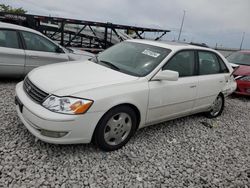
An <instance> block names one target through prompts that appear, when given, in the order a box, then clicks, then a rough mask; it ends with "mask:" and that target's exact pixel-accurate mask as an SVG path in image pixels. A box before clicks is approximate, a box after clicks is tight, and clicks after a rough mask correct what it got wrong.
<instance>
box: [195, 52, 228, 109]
mask: <svg viewBox="0 0 250 188" xmlns="http://www.w3.org/2000/svg"><path fill="white" fill-rule="evenodd" d="M223 65H224V62H223V61H222V60H221V59H220V58H219V57H218V55H217V54H216V53H214V52H211V51H198V67H199V68H198V69H199V76H198V81H199V84H198V87H197V100H196V102H195V106H194V111H196V110H197V111H199V110H201V109H206V108H208V107H209V106H211V104H212V103H213V101H214V100H215V98H216V97H217V95H218V94H219V93H220V92H221V91H222V89H223V88H224V86H225V85H226V80H227V79H228V78H229V70H228V69H227V67H226V66H225V65H224V66H223Z"/></svg>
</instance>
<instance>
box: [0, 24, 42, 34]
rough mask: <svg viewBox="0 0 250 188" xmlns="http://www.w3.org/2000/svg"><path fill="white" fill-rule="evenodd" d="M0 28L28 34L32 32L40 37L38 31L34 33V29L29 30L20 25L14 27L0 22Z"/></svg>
mask: <svg viewBox="0 0 250 188" xmlns="http://www.w3.org/2000/svg"><path fill="white" fill-rule="evenodd" d="M0 28H4V29H15V30H22V31H29V32H33V33H37V34H40V35H41V33H40V32H38V31H36V30H34V29H30V28H27V27H23V26H20V25H15V24H9V23H5V22H0Z"/></svg>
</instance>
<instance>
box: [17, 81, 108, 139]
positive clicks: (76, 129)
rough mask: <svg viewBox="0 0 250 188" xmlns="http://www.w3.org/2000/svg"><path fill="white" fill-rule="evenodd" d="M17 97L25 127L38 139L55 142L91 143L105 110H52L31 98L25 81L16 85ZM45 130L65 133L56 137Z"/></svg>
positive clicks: (18, 108) (20, 115)
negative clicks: (72, 113) (80, 112)
mask: <svg viewBox="0 0 250 188" xmlns="http://www.w3.org/2000/svg"><path fill="white" fill-rule="evenodd" d="M16 97H17V98H18V100H19V102H20V103H21V104H22V105H23V106H22V108H20V107H19V105H18V104H17V105H16V110H17V113H18V116H19V117H20V119H21V121H22V122H23V124H24V125H25V127H26V128H27V129H28V130H29V131H30V132H31V133H32V134H33V135H34V136H36V137H37V138H38V139H40V140H42V141H45V142H48V143H54V144H76V143H90V142H91V139H92V135H93V133H94V130H95V127H96V125H97V123H98V121H99V119H100V118H101V117H102V115H103V114H104V113H103V112H91V113H86V114H83V115H65V114H58V113H55V112H51V111H49V110H47V109H46V108H44V107H43V106H41V105H39V104H37V103H35V102H34V101H33V100H32V99H30V98H29V97H28V96H27V94H26V93H25V92H24V90H23V82H20V83H18V84H17V86H16ZM44 132H47V133H48V132H51V133H63V134H62V135H63V136H62V137H59V138H55V137H51V136H48V135H50V134H46V136H45V135H44Z"/></svg>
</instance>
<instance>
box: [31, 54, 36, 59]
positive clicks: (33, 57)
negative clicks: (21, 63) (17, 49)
mask: <svg viewBox="0 0 250 188" xmlns="http://www.w3.org/2000/svg"><path fill="white" fill-rule="evenodd" d="M30 58H31V59H37V58H38V56H34V55H31V56H30Z"/></svg>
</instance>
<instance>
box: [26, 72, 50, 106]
mask: <svg viewBox="0 0 250 188" xmlns="http://www.w3.org/2000/svg"><path fill="white" fill-rule="evenodd" d="M23 89H24V91H25V92H26V94H27V95H28V96H29V97H30V98H31V99H33V100H34V101H36V102H37V103H39V104H42V103H43V101H44V100H45V98H47V97H48V95H49V94H48V93H46V92H44V91H42V90H41V89H39V88H38V87H36V86H35V85H34V84H33V83H32V82H31V81H30V80H29V78H28V77H26V78H25V79H24V82H23Z"/></svg>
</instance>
